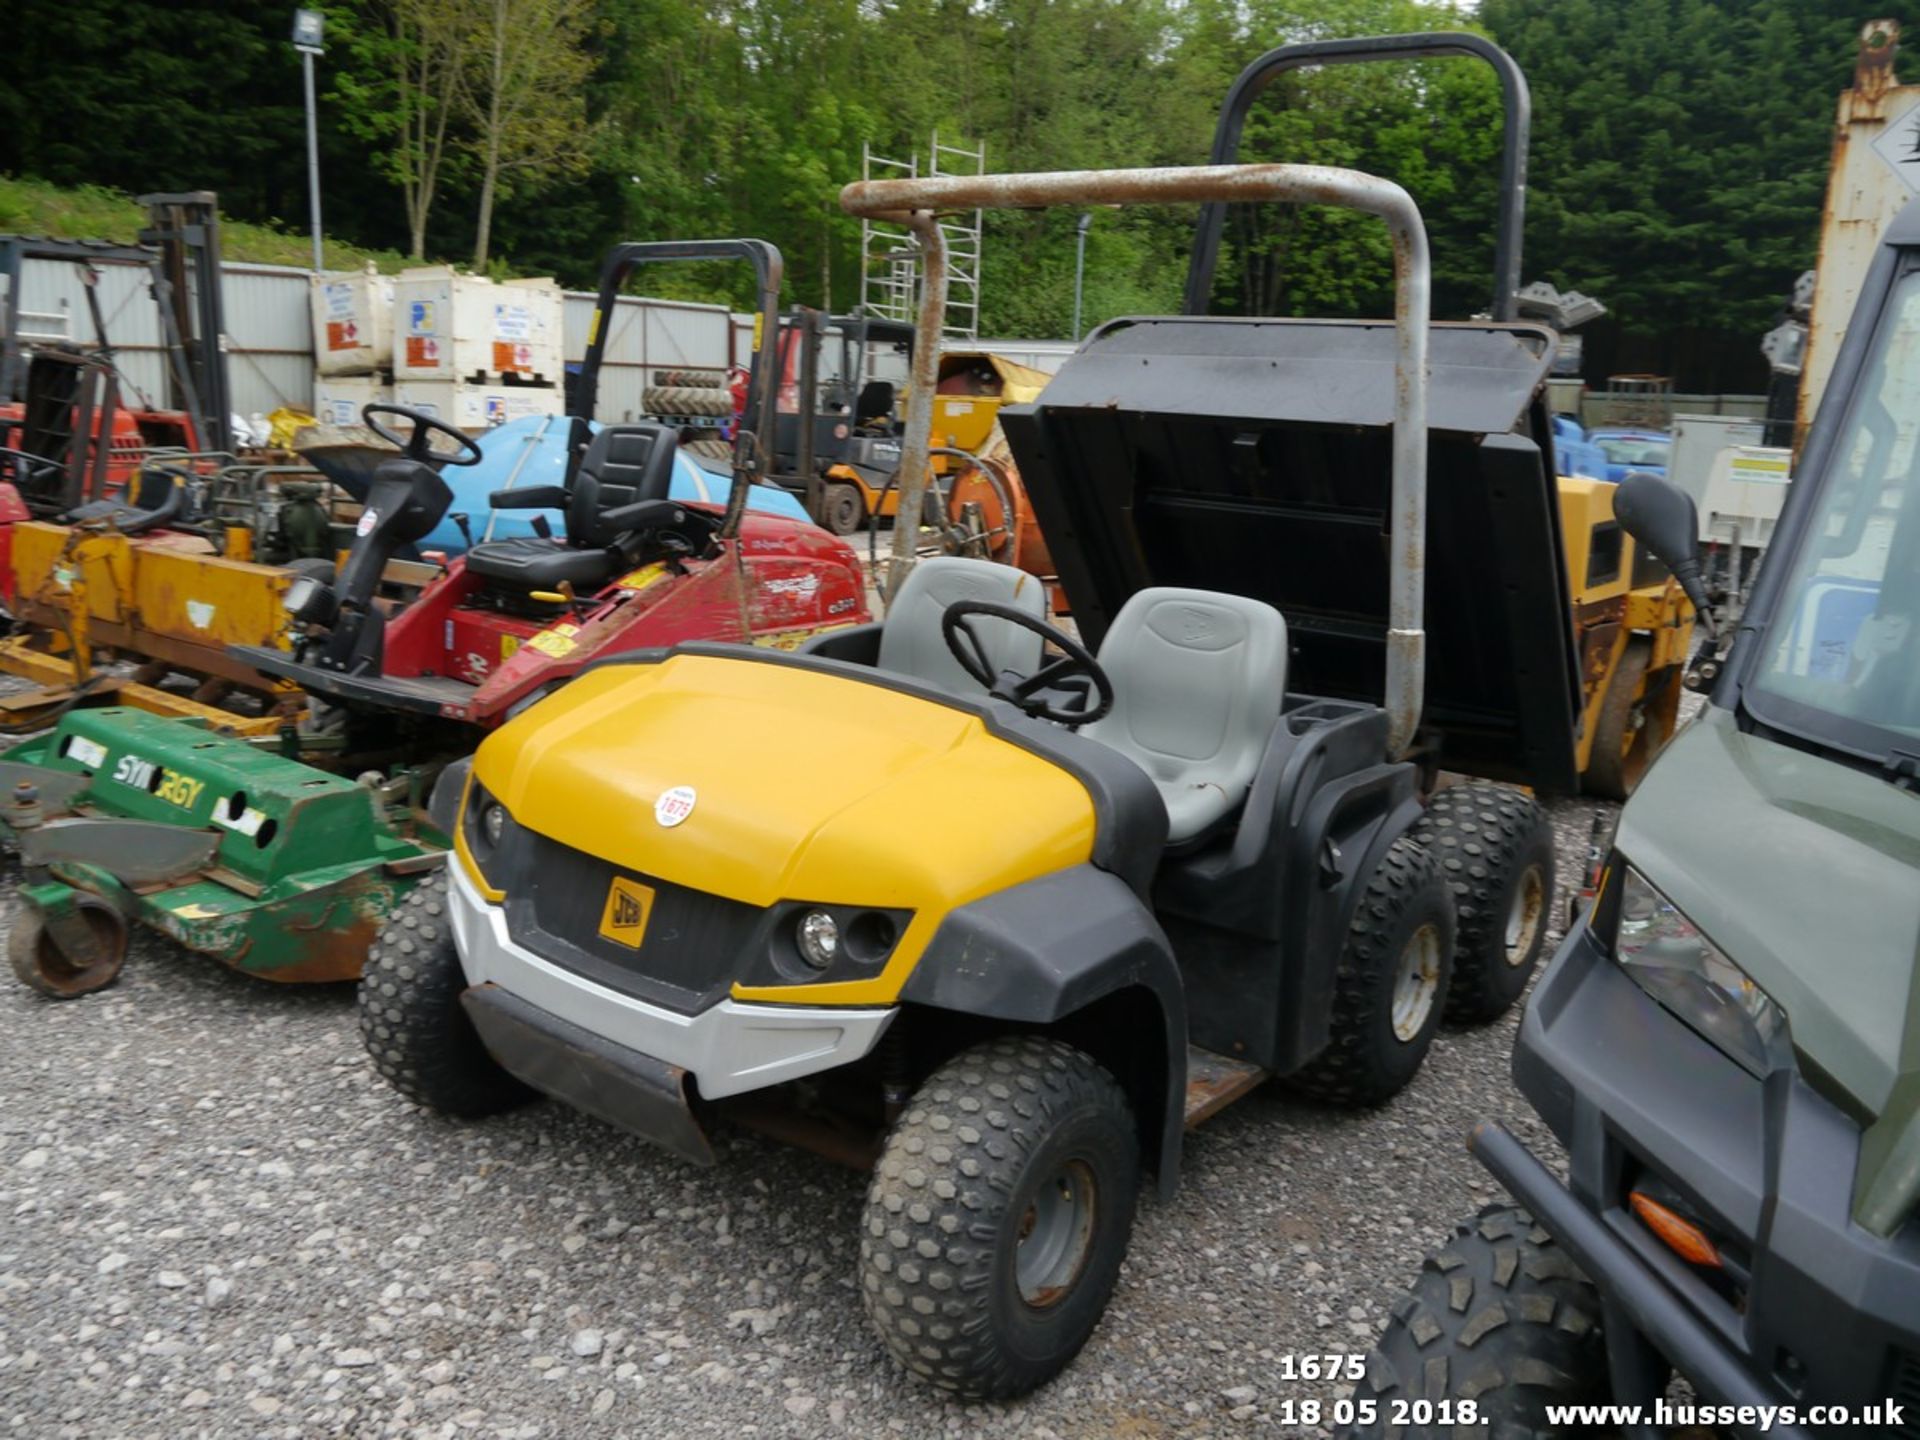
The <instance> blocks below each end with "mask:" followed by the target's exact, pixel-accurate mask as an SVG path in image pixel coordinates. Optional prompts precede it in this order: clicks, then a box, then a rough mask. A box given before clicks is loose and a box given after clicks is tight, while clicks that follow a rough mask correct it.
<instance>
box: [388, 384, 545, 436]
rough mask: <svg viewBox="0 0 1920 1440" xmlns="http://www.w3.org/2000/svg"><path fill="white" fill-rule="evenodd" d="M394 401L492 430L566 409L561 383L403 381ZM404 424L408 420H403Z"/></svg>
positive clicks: (464, 426)
mask: <svg viewBox="0 0 1920 1440" xmlns="http://www.w3.org/2000/svg"><path fill="white" fill-rule="evenodd" d="M393 388H394V396H395V399H394V403H395V404H397V405H404V406H406V407H407V408H408V409H410V410H422V411H425V412H426V413H427V414H429V415H431V416H433V417H434V418H435V419H436V420H444V421H446V422H447V423H448V424H449V425H453V426H457V427H458V428H459V429H462V430H475V431H478V430H491V429H492V428H493V427H494V426H496V425H504V424H506V423H507V422H508V421H509V420H523V419H525V418H526V417H527V416H529V415H558V414H560V413H561V412H562V411H563V410H565V408H566V405H565V403H564V401H563V399H562V396H561V392H560V389H559V387H558V386H554V385H487V384H476V383H474V382H472V381H468V380H401V381H398V382H396V383H395V385H394V387H393ZM403 423H404V422H403Z"/></svg>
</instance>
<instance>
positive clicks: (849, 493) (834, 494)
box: [821, 480, 867, 535]
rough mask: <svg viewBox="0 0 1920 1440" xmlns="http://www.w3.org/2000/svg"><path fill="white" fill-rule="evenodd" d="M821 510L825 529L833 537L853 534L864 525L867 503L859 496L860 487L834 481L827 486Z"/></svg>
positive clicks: (842, 481) (841, 481)
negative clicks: (831, 533) (833, 535)
mask: <svg viewBox="0 0 1920 1440" xmlns="http://www.w3.org/2000/svg"><path fill="white" fill-rule="evenodd" d="M821 508H822V510H823V511H824V514H823V516H822V519H823V520H824V521H825V523H826V527H827V529H828V530H830V531H832V532H833V533H834V534H835V535H852V534H855V533H857V532H858V531H859V529H860V527H861V526H862V525H864V524H865V523H866V519H867V502H866V500H865V499H864V498H863V497H862V496H861V494H860V487H859V486H858V485H849V484H847V482H846V481H844V480H836V481H834V482H833V483H832V484H830V485H828V486H827V493H826V498H825V499H824V500H823V501H822V502H821Z"/></svg>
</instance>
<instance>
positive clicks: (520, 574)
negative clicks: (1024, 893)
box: [467, 535, 625, 591]
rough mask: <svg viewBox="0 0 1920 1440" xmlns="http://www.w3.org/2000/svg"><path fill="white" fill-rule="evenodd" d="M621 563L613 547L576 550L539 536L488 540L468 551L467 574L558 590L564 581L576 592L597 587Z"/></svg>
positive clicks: (523, 586)
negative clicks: (609, 548)
mask: <svg viewBox="0 0 1920 1440" xmlns="http://www.w3.org/2000/svg"><path fill="white" fill-rule="evenodd" d="M624 563H625V562H624V561H623V560H622V558H621V556H620V555H619V554H618V552H616V551H613V550H608V549H604V548H603V549H598V550H575V549H574V548H572V547H571V546H570V545H568V544H567V542H566V541H564V540H560V539H542V538H541V537H540V536H538V535H517V536H514V537H513V538H511V539H508V540H489V541H487V543H486V544H484V545H476V546H474V547H473V549H471V550H469V551H468V552H467V572H468V573H469V574H472V575H479V576H483V577H484V578H486V579H488V580H497V581H500V582H501V583H503V584H506V585H511V586H513V587H514V588H516V589H520V590H558V589H559V588H560V587H561V586H562V585H563V584H564V585H571V586H572V587H573V588H574V589H575V590H576V591H593V590H598V589H599V588H600V587H601V586H603V585H605V584H607V583H608V582H610V581H611V580H612V579H613V577H614V576H615V575H616V574H617V573H618V572H619V570H620V569H621V567H622V565H623V564H624Z"/></svg>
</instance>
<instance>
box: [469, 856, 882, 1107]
mask: <svg viewBox="0 0 1920 1440" xmlns="http://www.w3.org/2000/svg"><path fill="white" fill-rule="evenodd" d="M447 875H448V877H449V883H448V886H447V894H448V898H449V901H450V909H451V911H452V920H453V938H454V941H455V943H456V944H457V945H458V946H459V947H460V965H461V968H462V969H463V970H464V971H465V972H466V976H467V983H468V984H469V985H486V984H493V985H498V986H499V987H500V988H501V989H502V990H505V991H507V992H508V993H510V994H512V995H516V996H518V997H519V998H520V999H522V1000H525V1001H526V1002H527V1003H528V1004H530V1005H535V1006H538V1007H539V1008H540V1009H542V1010H544V1011H546V1012H547V1013H548V1014H550V1015H555V1016H558V1017H559V1018H560V1019H562V1020H566V1021H569V1022H571V1023H572V1024H575V1025H578V1026H579V1027H580V1028H581V1029H583V1030H588V1031H591V1032H592V1033H593V1034H595V1035H598V1036H601V1037H602V1038H604V1039H607V1040H610V1041H612V1042H613V1043H614V1044H616V1045H623V1046H625V1047H626V1048H627V1049H629V1050H637V1051H639V1052H640V1053H641V1054H642V1055H650V1056H652V1057H653V1058H654V1059H656V1060H664V1061H666V1062H667V1063H668V1064H669V1065H678V1066H680V1067H681V1068H682V1069H684V1070H686V1071H687V1072H688V1073H689V1074H690V1075H692V1076H693V1077H694V1080H695V1081H696V1082H697V1083H698V1085H699V1087H700V1093H701V1094H702V1095H703V1096H705V1097H706V1098H708V1099H710V1100H718V1099H721V1098H723V1097H725V1096H728V1095H739V1094H743V1093H745V1092H746V1091H749V1090H759V1089H763V1088H764V1087H766V1086H768V1085H778V1084H779V1083H780V1082H782V1081H783V1080H797V1079H799V1078H800V1077H801V1076H803V1075H814V1074H817V1073H819V1072H820V1071H822V1070H833V1069H837V1068H838V1067H840V1066H842V1065H847V1064H851V1063H852V1062H853V1061H855V1060H858V1059H860V1058H861V1057H862V1056H864V1055H865V1054H867V1053H868V1052H869V1051H870V1050H872V1049H873V1047H874V1046H875V1045H877V1044H878V1043H879V1042H880V1036H881V1034H882V1033H883V1032H884V1031H885V1030H886V1028H887V1025H888V1023H889V1022H890V1021H891V1020H892V1019H893V1017H894V1015H895V1014H896V1013H897V1011H896V1010H895V1009H894V1007H892V1006H889V1007H887V1008H885V1009H880V1010H842V1009H828V1008H825V1007H821V1006H787V1005H748V1004H742V1003H741V1002H740V1001H738V1000H722V1001H720V1002H719V1003H718V1004H716V1005H712V1006H709V1007H708V1008H707V1009H705V1010H702V1011H701V1012H700V1013H699V1014H698V1015H682V1014H681V1013H680V1012H678V1011H677V1010H667V1009H663V1008H662V1007H660V1006H658V1005H649V1004H648V1003H647V1002H646V1001H644V1000H637V999H635V998H634V997H633V996H631V995H622V994H620V993H619V992H618V991H617V990H609V989H608V988H607V987H606V986H604V985H596V984H595V983H594V982H593V981H591V980H588V979H587V978H586V977H584V976H581V975H576V974H574V973H573V972H572V971H571V970H566V969H562V968H561V967H560V966H558V965H555V964H554V963H553V962H552V961H550V960H543V959H542V958H541V957H540V956H538V955H535V954H534V953H533V952H532V951H531V950H528V949H526V948H525V947H524V946H522V945H519V944H517V943H515V941H514V940H513V938H512V937H511V936H510V935H509V934H508V933H507V916H506V911H505V910H504V909H503V908H502V907H500V906H498V905H490V904H488V903H487V902H486V901H485V900H484V899H482V898H481V896H480V893H479V891H477V890H475V889H474V887H473V882H472V881H471V880H470V879H468V878H467V874H466V869H465V867H464V866H462V865H461V864H460V863H459V862H458V861H454V862H451V863H449V864H448V866H447Z"/></svg>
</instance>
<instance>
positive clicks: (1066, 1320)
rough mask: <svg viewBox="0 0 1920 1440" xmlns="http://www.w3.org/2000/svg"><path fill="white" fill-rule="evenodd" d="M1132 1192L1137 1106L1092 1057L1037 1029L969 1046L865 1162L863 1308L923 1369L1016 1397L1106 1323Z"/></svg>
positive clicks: (970, 1393)
mask: <svg viewBox="0 0 1920 1440" xmlns="http://www.w3.org/2000/svg"><path fill="white" fill-rule="evenodd" d="M1139 1187H1140V1146H1139V1140H1138V1138H1137V1135H1136V1132H1135V1130H1134V1122H1133V1112H1132V1110H1131V1108H1130V1107H1129V1106H1128V1104H1127V1098H1126V1095H1125V1093H1124V1092H1123V1091H1122V1090H1121V1088H1120V1086H1119V1084H1118V1083H1117V1082H1116V1081H1115V1080H1114V1078H1113V1076H1112V1075H1110V1074H1109V1073H1108V1072H1107V1071H1106V1070H1105V1069H1104V1068H1103V1067H1102V1066H1101V1065H1099V1064H1098V1063H1097V1062H1096V1061H1094V1060H1093V1059H1092V1058H1091V1057H1089V1056H1087V1055H1085V1054H1083V1053H1082V1052H1081V1051H1079V1050H1076V1049H1074V1048H1073V1047H1072V1046H1070V1045H1066V1044H1063V1043H1062V1042H1060V1041H1058V1040H1051V1039H1048V1038H1046V1037H1045V1036H1038V1035H1023V1036H1014V1037H1009V1038H1007V1039H1004V1040H996V1041H993V1042H991V1043H989V1044H986V1045H980V1046H976V1047H975V1048H974V1049H971V1050H968V1051H965V1052H963V1053H962V1054H960V1055H959V1056H957V1057H956V1058H954V1059H953V1060H950V1061H948V1062H947V1063H946V1064H945V1065H943V1066H941V1067H940V1069H938V1070H936V1071H935V1072H934V1073H933V1075H932V1076H931V1077H929V1079H928V1080H927V1082H926V1083H925V1084H924V1085H922V1086H921V1087H920V1089H919V1090H918V1091H917V1092H916V1093H915V1095H914V1097H913V1100H912V1102H911V1103H910V1104H909V1105H908V1107H907V1109H906V1112H905V1113H904V1114H902V1115H901V1117H900V1119H899V1121H898V1123H896V1124H895V1126H894V1128H893V1132H892V1133H891V1134H890V1135H889V1136H888V1137H887V1145H886V1149H885V1151H884V1152H883V1153H882V1154H881V1157H880V1163H879V1165H878V1166H877V1167H876V1168H875V1170H874V1175H873V1184H872V1186H871V1187H870V1188H869V1189H868V1191H867V1208H866V1218H865V1225H864V1229H863V1232H862V1234H861V1237H860V1268H861V1295H862V1298H863V1299H864V1301H865V1303H866V1308H867V1315H868V1317H869V1318H870V1319H871V1320H872V1321H873V1324H874V1327H875V1328H876V1329H877V1330H878V1331H879V1333H880V1338H881V1339H882V1340H883V1341H885V1342H886V1345H887V1348H888V1349H889V1350H891V1351H892V1352H893V1354H894V1356H895V1357H896V1358H897V1359H898V1360H899V1361H900V1363H901V1364H903V1365H905V1366H906V1367H907V1368H908V1369H909V1370H911V1371H912V1372H913V1373H914V1374H916V1375H918V1376H920V1377H921V1378H922V1379H924V1380H927V1381H929V1382H931V1383H932V1384H935V1385H938V1386H940V1387H942V1388H943V1389H947V1390H951V1391H953V1392H955V1393H956V1394H958V1395H961V1396H963V1397H965V1398H967V1399H969V1400H1004V1399H1008V1398H1010V1397H1012V1396H1015V1395H1023V1394H1025V1393H1026V1392H1027V1391H1029V1390H1032V1389H1033V1388H1034V1387H1036V1386H1038V1385H1042V1384H1044V1383H1045V1382H1046V1381H1048V1380H1050V1379H1052V1378H1053V1376H1055V1375H1056V1374H1058V1373H1059V1372H1060V1370H1061V1369H1062V1368H1063V1367H1065V1365H1066V1364H1067V1362H1068V1361H1070V1360H1072V1359H1073V1357H1074V1356H1075V1355H1076V1354H1078V1353H1079V1351H1080V1347H1081V1346H1082V1345H1084V1344H1085V1343H1086V1341H1087V1337H1088V1336H1089V1335H1091V1334H1092V1333H1093V1330H1094V1327H1095V1326H1096V1325H1098V1324H1099V1322H1100V1316H1101V1315H1102V1314H1103V1313H1104V1312H1105V1310H1106V1307H1107V1299H1108V1297H1109V1296H1110V1295H1111V1294H1112V1293H1113V1285H1114V1281H1115V1280H1116V1279H1117V1278H1118V1276H1119V1273H1120V1261H1121V1259H1122V1258H1123V1257H1124V1256H1125V1254H1126V1250H1127V1240H1128V1237H1129V1236H1130V1235H1131V1233H1132V1230H1133V1209H1134V1201H1135V1199H1136V1196H1137V1194H1138V1191H1139Z"/></svg>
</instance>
